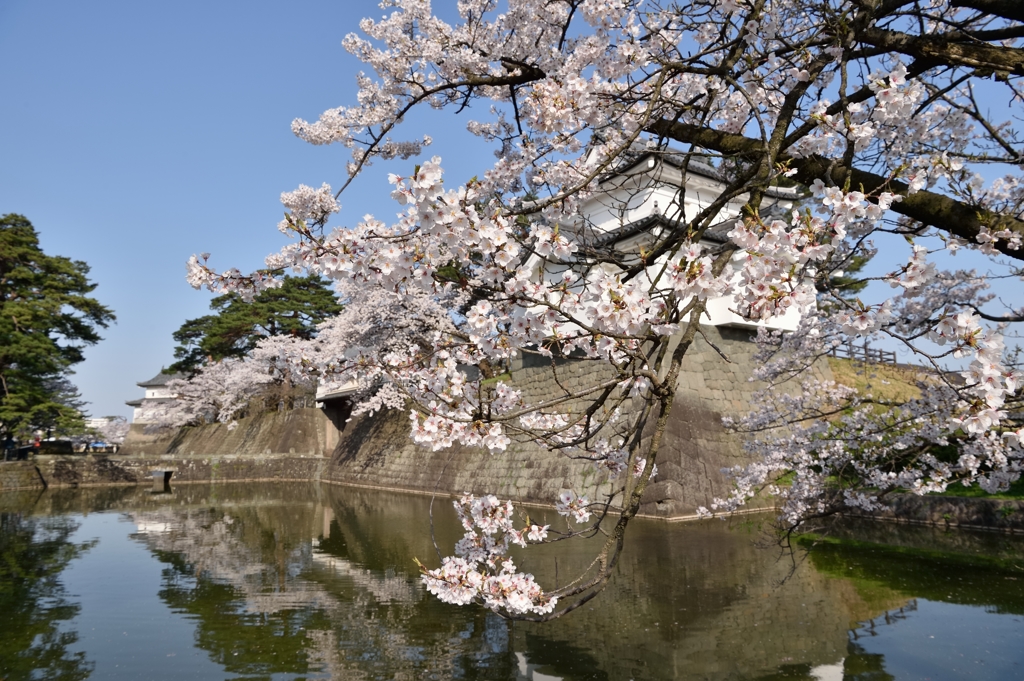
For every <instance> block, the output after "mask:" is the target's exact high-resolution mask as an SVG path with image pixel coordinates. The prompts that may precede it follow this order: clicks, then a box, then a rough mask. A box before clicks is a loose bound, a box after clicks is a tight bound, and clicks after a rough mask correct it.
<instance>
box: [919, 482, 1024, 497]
mask: <svg viewBox="0 0 1024 681" xmlns="http://www.w3.org/2000/svg"><path fill="white" fill-rule="evenodd" d="M935 496H943V497H971V498H976V499H981V498H985V499H1024V478H1021V479H1020V480H1018V481H1017V482H1015V483H1013V484H1012V485H1010V489H1009V490H1007V491H1006V492H1002V493H1000V494H989V493H988V492H986V491H985V490H983V489H982V488H980V487H978V486H977V485H972V486H970V487H964V486H963V485H960V484H955V485H950V486H949V487H947V488H946V491H945V492H942V493H936V494H935Z"/></svg>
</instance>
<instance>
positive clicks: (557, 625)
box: [0, 483, 1024, 681]
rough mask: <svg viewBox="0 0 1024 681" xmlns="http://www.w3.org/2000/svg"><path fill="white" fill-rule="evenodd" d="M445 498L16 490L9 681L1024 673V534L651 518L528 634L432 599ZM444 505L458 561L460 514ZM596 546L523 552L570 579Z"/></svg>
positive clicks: (5, 654) (4, 503) (7, 528)
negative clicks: (602, 587)
mask: <svg viewBox="0 0 1024 681" xmlns="http://www.w3.org/2000/svg"><path fill="white" fill-rule="evenodd" d="M429 503H430V500H429V498H426V497H419V496H409V495H402V494H395V493H390V492H381V491H367V490H359V489H351V488H344V487H332V486H316V485H312V484H308V485H307V484H283V483H282V484H262V485H243V484H233V485H220V486H208V485H181V486H174V487H173V488H172V489H171V490H170V493H166V494H154V493H152V492H151V491H150V490H147V489H144V488H107V489H92V490H80V491H78V490H75V491H73V490H61V491H53V492H44V493H37V492H32V493H21V494H16V495H6V496H0V679H4V680H10V681H13V680H15V679H87V678H88V679H133V680H135V679H329V678H333V679H388V680H390V679H402V680H412V679H481V680H483V679H502V680H509V681H514V680H524V679H532V680H534V681H542V680H554V679H566V680H569V679H574V680H575V679H581V680H582V679H610V680H613V681H619V680H622V681H625V680H627V679H636V680H637V681H639V680H640V679H688V680H689V679H692V680H697V679H701V680H715V679H750V680H754V679H757V680H764V681H767V680H774V679H807V680H816V681H840V680H843V679H846V680H852V679H856V680H858V681H881V680H884V679H922V680H923V679H931V680H937V679H999V680H1013V679H1024V539H1022V538H1014V537H1007V536H1004V535H994V534H991V535H988V534H980V535H974V534H966V533H947V532H942V531H939V530H932V529H927V528H906V527H902V526H895V525H885V524H874V525H866V526H851V527H837V528H834V529H833V536H834V537H839V538H840V539H841V541H835V540H833V541H824V542H819V543H817V544H816V545H813V546H812V545H809V544H801V545H800V546H798V547H796V548H795V550H794V551H793V552H791V553H783V552H781V551H780V550H779V548H778V546H777V545H775V544H772V543H771V542H770V541H767V540H766V536H765V535H764V534H763V533H762V532H761V531H760V530H759V529H758V527H757V526H758V521H756V520H750V519H749V518H748V519H745V520H743V521H742V522H740V521H735V522H731V523H730V522H722V521H710V522H702V523H683V524H666V523H661V522H654V521H643V520H637V521H634V525H633V526H632V527H631V530H632V531H631V534H630V536H629V539H628V542H627V547H626V552H625V555H624V556H623V558H622V560H621V561H620V563H619V566H618V568H617V571H616V574H615V577H614V580H613V582H612V584H611V586H610V587H609V588H608V589H607V590H606V592H605V593H603V594H601V595H600V596H598V598H597V599H595V600H594V601H592V602H591V603H590V604H588V605H587V606H585V607H584V608H583V609H581V610H579V611H577V612H574V613H572V614H570V615H568V616H567V617H565V618H562V619H561V620H558V621H555V622H551V623H547V624H540V625H536V624H525V623H521V622H520V623H515V624H512V623H509V622H506V621H504V620H502V619H500V618H499V617H497V616H495V615H494V614H492V613H489V612H487V611H485V610H483V609H480V608H476V607H456V606H449V605H445V604H443V603H440V602H438V601H437V600H435V599H434V598H433V597H432V596H430V595H429V594H428V593H426V592H425V590H424V589H423V587H422V586H421V585H420V581H419V577H418V572H417V569H416V566H415V563H414V562H413V558H414V557H416V558H419V559H420V560H422V561H423V562H424V563H427V564H428V565H434V564H436V563H437V556H436V552H435V550H434V548H433V545H432V543H431V539H430V527H429V518H428V506H429ZM434 511H435V512H434V518H435V530H436V536H437V540H438V543H439V545H440V546H441V548H442V549H443V550H446V551H449V552H450V550H451V547H452V545H453V544H454V541H455V540H456V539H457V538H458V536H459V534H460V528H459V526H458V525H457V523H456V520H455V517H454V512H453V511H452V510H451V507H450V505H448V504H447V503H437V504H435V509H434ZM530 513H531V516H533V517H534V519H536V520H543V521H547V522H552V521H554V520H555V517H552V518H546V519H544V518H541V517H538V516H543V513H540V512H538V511H536V510H535V509H530ZM883 544H884V546H883ZM550 549H553V550H550ZM590 550H591V547H588V546H585V545H573V544H572V543H571V542H570V543H562V544H559V545H557V546H556V547H544V548H543V549H539V550H538V549H530V550H528V551H527V552H525V553H523V554H522V555H521V558H520V561H519V562H520V563H521V564H522V566H523V568H524V569H527V570H531V571H533V572H534V573H535V574H537V576H538V579H539V580H540V581H541V583H542V584H548V585H551V584H559V583H562V582H564V581H565V580H567V579H570V578H571V576H572V575H574V574H575V573H576V572H577V571H578V569H579V568H580V567H582V566H585V565H586V564H587V562H589V557H590V555H591V554H590Z"/></svg>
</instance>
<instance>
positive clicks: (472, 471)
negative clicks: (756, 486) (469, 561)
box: [324, 327, 830, 518]
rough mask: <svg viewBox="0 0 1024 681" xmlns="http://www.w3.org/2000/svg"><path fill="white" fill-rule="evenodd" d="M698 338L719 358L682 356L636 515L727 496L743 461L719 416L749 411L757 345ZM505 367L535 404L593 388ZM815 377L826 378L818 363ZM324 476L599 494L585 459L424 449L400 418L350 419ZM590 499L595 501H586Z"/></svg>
mask: <svg viewBox="0 0 1024 681" xmlns="http://www.w3.org/2000/svg"><path fill="white" fill-rule="evenodd" d="M704 333H705V334H706V336H707V339H708V340H709V341H710V343H713V344H714V346H715V347H717V348H718V350H720V351H721V352H719V351H716V350H715V347H712V346H711V344H710V343H709V342H708V341H707V340H705V339H704V338H702V337H700V336H698V338H697V339H696V341H695V342H694V344H693V346H692V347H691V348H690V349H689V351H688V352H687V354H686V359H685V363H684V366H683V370H682V372H681V373H680V377H679V388H680V390H679V393H678V394H677V398H676V402H675V405H674V408H673V414H672V418H671V420H670V423H669V426H668V430H667V433H666V436H665V439H664V441H663V445H662V449H661V452H660V453H659V454H658V460H657V464H658V477H657V479H656V481H655V482H654V483H653V484H651V485H650V487H648V489H647V493H646V495H645V497H644V499H645V503H644V505H643V508H642V509H641V513H642V514H644V515H650V516H657V517H663V518H681V517H687V516H691V515H693V514H694V513H695V511H696V508H697V507H698V506H702V505H708V504H709V503H710V502H711V500H712V499H713V498H714V497H715V496H723V495H725V494H727V493H728V490H729V488H730V487H729V485H730V483H729V481H728V480H727V479H726V478H725V477H724V476H723V475H722V473H721V469H722V468H725V467H731V466H735V465H742V464H744V463H746V462H747V459H746V458H745V456H744V454H743V450H742V447H741V442H740V438H739V437H738V436H736V435H735V434H732V433H729V432H727V431H726V430H725V428H724V427H723V426H722V417H723V416H739V415H741V414H743V413H745V412H747V411H749V410H750V408H751V396H752V393H753V392H754V391H755V390H757V389H758V388H759V387H760V385H759V384H757V383H753V382H750V381H749V380H748V379H749V377H750V376H751V373H752V371H753V369H754V361H753V354H754V352H755V350H756V347H755V345H754V344H753V343H752V342H751V339H750V332H748V331H740V330H734V329H727V328H721V327H705V328H704ZM722 355H725V357H727V358H728V361H726V359H724V358H723V357H722ZM512 369H513V370H512V378H511V382H512V383H513V384H514V385H515V386H516V387H517V388H520V389H521V390H523V392H524V394H525V395H526V396H527V398H530V399H536V398H540V397H549V398H550V397H554V396H556V395H558V394H560V391H562V390H568V391H573V390H574V389H577V388H579V387H581V386H582V385H584V384H585V383H589V382H592V381H593V378H594V373H593V372H595V371H599V370H600V364H599V363H598V364H594V363H589V362H586V361H565V362H560V363H558V365H557V366H556V370H555V371H552V369H551V366H550V364H548V365H547V366H541V365H540V364H539V362H538V361H537V360H536V359H535V360H533V361H532V362H526V363H525V364H524V363H522V362H521V363H519V364H518V365H513V368H512ZM819 376H821V377H830V373H829V372H828V367H827V365H826V364H824V363H822V366H821V368H820V370H819ZM324 477H325V479H327V480H331V481H336V482H342V483H346V484H357V485H366V486H373V487H385V488H390V489H403V490H409V491H420V492H432V491H435V490H436V491H439V492H443V493H460V492H474V493H482V492H491V493H494V494H498V495H499V496H501V497H503V498H504V497H507V498H511V499H513V500H517V501H525V502H534V503H542V504H546V505H549V504H551V503H552V502H553V500H554V499H555V498H556V496H557V494H558V491H559V490H560V489H563V488H566V487H573V488H575V489H586V488H590V489H592V490H596V491H597V492H598V493H599V492H600V490H601V488H602V482H603V480H604V478H602V477H601V476H600V475H598V474H597V473H596V471H595V470H594V468H593V467H592V466H591V465H590V464H589V463H588V462H584V461H573V460H570V459H568V458H566V457H564V456H560V455H557V454H551V453H549V452H547V451H545V450H543V449H541V448H540V447H538V446H537V445H535V444H533V443H513V445H511V446H510V447H509V449H508V451H506V452H504V453H502V454H490V453H488V452H487V451H485V450H479V449H469V448H464V447H454V448H452V449H448V450H442V451H438V452H431V451H430V450H429V449H426V448H424V447H419V446H416V445H415V444H413V442H412V441H411V440H410V439H409V422H408V415H407V414H406V413H404V412H402V413H399V412H389V413H384V414H378V415H376V416H374V417H361V418H356V419H353V420H352V422H351V423H349V424H348V425H347V427H346V428H345V430H344V432H343V433H342V436H341V441H340V443H339V444H338V447H337V448H336V449H335V450H334V453H333V455H332V457H331V461H330V464H329V466H328V468H327V470H326V471H325V473H324ZM595 498H599V495H598V494H594V495H592V496H591V499H595Z"/></svg>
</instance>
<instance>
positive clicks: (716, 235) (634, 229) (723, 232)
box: [590, 204, 787, 248]
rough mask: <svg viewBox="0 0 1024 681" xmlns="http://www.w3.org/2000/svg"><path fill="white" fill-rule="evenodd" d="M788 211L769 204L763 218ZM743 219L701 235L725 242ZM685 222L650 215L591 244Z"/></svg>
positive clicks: (597, 237) (599, 236)
mask: <svg viewBox="0 0 1024 681" xmlns="http://www.w3.org/2000/svg"><path fill="white" fill-rule="evenodd" d="M786 213H787V211H786V210H785V209H783V208H782V207H781V206H779V205H777V204H776V205H773V206H769V207H768V208H767V209H766V210H765V211H764V212H763V213H761V217H762V218H777V217H782V216H784V215H785V214H786ZM740 220H741V218H738V217H736V218H732V219H730V220H725V221H723V222H719V223H718V224H715V225H711V226H710V227H708V228H707V230H706V231H705V232H704V236H703V237H701V239H702V240H704V241H710V242H712V243H716V244H724V243H726V242H728V241H729V237H728V236H727V235H728V234H729V232H731V231H732V229H733V227H735V226H736V224H737V223H738V222H739V221H740ZM684 225H685V223H683V222H681V221H678V220H670V219H668V218H666V217H665V216H663V215H648V216H647V217H645V218H641V219H640V220H637V221H635V222H631V223H629V224H628V225H623V226H622V227H619V228H617V229H613V230H611V231H608V232H602V233H596V234H593V235H592V236H591V237H590V246H591V247H592V248H602V247H606V246H610V245H612V244H615V243H618V242H619V241H622V240H623V239H628V238H629V237H631V236H633V235H635V234H639V233H641V232H647V231H651V230H652V229H654V228H656V227H667V228H669V229H678V228H680V227H683V226H684Z"/></svg>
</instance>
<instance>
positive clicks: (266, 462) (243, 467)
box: [0, 409, 339, 490]
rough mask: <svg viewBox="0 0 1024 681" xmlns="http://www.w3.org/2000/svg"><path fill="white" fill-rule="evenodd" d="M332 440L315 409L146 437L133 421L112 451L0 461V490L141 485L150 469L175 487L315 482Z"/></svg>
mask: <svg viewBox="0 0 1024 681" xmlns="http://www.w3.org/2000/svg"><path fill="white" fill-rule="evenodd" d="M338 435H339V433H338V429H337V427H335V425H334V424H333V423H332V422H331V420H330V419H328V418H327V417H326V416H325V415H324V413H323V412H322V411H321V410H319V409H294V410H291V411H284V412H270V413H266V414H260V415H259V416H255V417H252V418H247V419H240V420H239V421H238V424H237V425H236V426H235V427H233V428H228V426H227V425H226V424H216V425H209V426H200V427H196V428H181V429H180V430H177V431H171V432H148V431H147V430H146V428H145V426H142V425H139V424H135V425H133V426H132V428H131V431H130V432H129V434H128V437H126V438H125V443H124V445H123V446H122V447H121V449H120V451H119V452H118V453H117V454H64V455H62V454H40V455H38V456H35V457H34V459H33V461H31V462H11V463H4V464H3V467H2V468H0V490H13V489H32V488H37V487H38V488H41V487H43V486H44V484H46V485H51V486H55V487H79V486H92V485H137V484H147V485H148V484H152V483H153V477H152V472H153V471H155V470H161V471H172V478H171V480H172V482H174V483H185V482H218V481H222V482H236V481H239V482H240V481H255V480H306V481H308V480H316V479H319V478H320V475H321V473H322V471H323V468H324V466H325V464H326V462H327V458H326V456H327V454H329V453H330V452H331V451H332V450H333V449H334V448H335V447H336V446H337V443H338ZM37 471H38V472H37ZM44 481H45V483H44Z"/></svg>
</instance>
